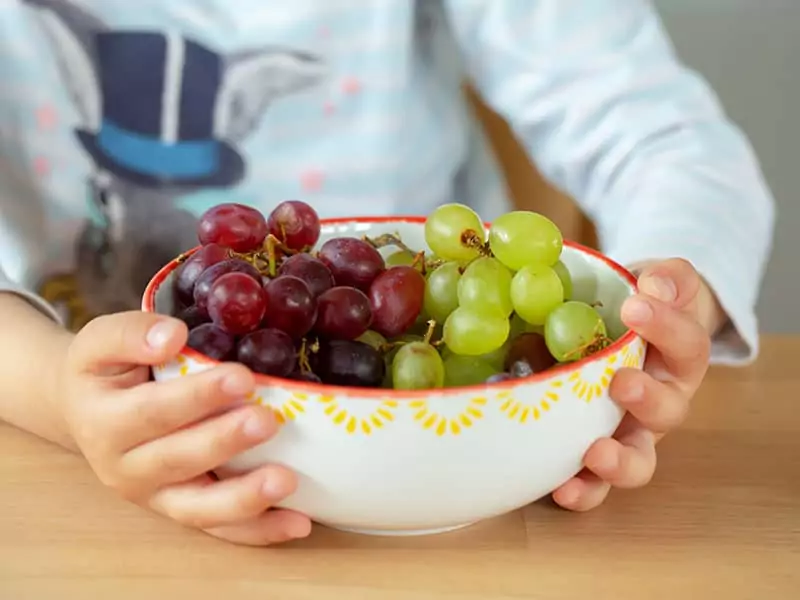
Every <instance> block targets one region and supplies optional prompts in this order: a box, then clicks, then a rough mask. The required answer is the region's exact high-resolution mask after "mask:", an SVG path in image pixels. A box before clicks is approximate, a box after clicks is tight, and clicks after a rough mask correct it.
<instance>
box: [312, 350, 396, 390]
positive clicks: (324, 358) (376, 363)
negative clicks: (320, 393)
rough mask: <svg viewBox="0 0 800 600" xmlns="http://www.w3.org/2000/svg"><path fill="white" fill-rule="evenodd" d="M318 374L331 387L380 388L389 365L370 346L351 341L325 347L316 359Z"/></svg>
mask: <svg viewBox="0 0 800 600" xmlns="http://www.w3.org/2000/svg"><path fill="white" fill-rule="evenodd" d="M314 365H315V369H314V370H315V372H316V373H317V375H319V377H320V379H322V381H324V382H325V383H327V384H330V385H345V386H355V387H381V383H382V382H383V378H384V375H385V373H386V365H385V363H384V361H383V357H382V356H381V355H380V353H379V352H378V351H377V350H375V349H374V348H373V347H372V346H370V345H369V344H365V343H364V342H355V341H350V340H333V341H330V342H327V343H323V344H321V346H320V350H319V352H317V353H316V354H315V355H314Z"/></svg>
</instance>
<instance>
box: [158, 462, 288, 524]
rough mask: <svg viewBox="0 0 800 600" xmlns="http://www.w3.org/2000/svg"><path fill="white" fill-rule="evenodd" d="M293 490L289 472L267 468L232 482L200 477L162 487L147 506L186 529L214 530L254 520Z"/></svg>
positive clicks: (272, 467)
mask: <svg viewBox="0 0 800 600" xmlns="http://www.w3.org/2000/svg"><path fill="white" fill-rule="evenodd" d="M296 487H297V482H296V479H295V477H294V474H293V473H292V472H291V471H289V470H288V469H286V468H284V467H281V466H278V465H268V466H265V467H262V468H260V469H257V470H255V471H251V472H249V473H247V474H245V475H240V476H238V477H233V478H231V479H224V480H221V481H213V480H212V479H211V478H210V477H208V476H203V477H199V478H195V479H193V480H192V481H189V482H186V483H181V484H177V485H173V486H169V487H165V488H164V489H162V490H160V491H158V492H156V493H155V494H154V495H153V496H152V497H151V498H150V502H149V504H150V507H151V508H152V509H153V510H155V511H156V512H158V513H160V514H162V515H165V516H167V517H169V518H170V519H173V520H174V521H177V522H178V523H180V524H182V525H185V526H187V527H193V528H195V529H213V528H215V527H224V526H226V525H234V524H237V523H242V522H245V521H249V520H251V519H254V518H256V517H257V516H258V515H260V514H261V513H263V512H264V511H266V510H267V509H268V508H269V507H270V506H272V505H273V504H274V503H276V502H280V501H281V500H283V499H284V498H286V496H288V495H290V494H291V493H292V492H294V490H295V489H296Z"/></svg>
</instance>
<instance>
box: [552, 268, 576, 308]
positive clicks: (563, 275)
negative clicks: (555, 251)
mask: <svg viewBox="0 0 800 600" xmlns="http://www.w3.org/2000/svg"><path fill="white" fill-rule="evenodd" d="M553 271H555V272H556V275H558V278H559V279H560V280H561V285H562V286H564V300H571V299H572V274H571V273H570V272H569V269H567V265H565V264H564V263H563V262H562V261H558V262H557V263H556V264H554V265H553Z"/></svg>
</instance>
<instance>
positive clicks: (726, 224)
mask: <svg viewBox="0 0 800 600" xmlns="http://www.w3.org/2000/svg"><path fill="white" fill-rule="evenodd" d="M445 4H446V6H447V12H448V18H449V20H450V22H451V27H452V29H453V31H454V32H455V35H456V38H457V41H458V43H459V46H460V48H461V50H462V52H463V55H464V57H465V61H466V63H467V66H468V69H469V71H470V75H471V76H472V78H473V79H474V81H475V83H476V85H477V86H478V88H479V89H480V90H481V93H482V94H483V96H484V97H485V98H486V100H487V102H488V103H489V104H490V105H491V106H492V107H493V108H494V109H495V110H497V111H498V112H499V113H500V114H502V115H503V116H504V117H505V118H506V119H508V121H509V123H510V124H511V125H512V127H513V128H514V129H515V131H516V133H517V135H518V136H519V137H520V139H521V140H522V141H523V143H524V144H525V146H526V148H527V150H528V151H529V153H530V156H531V158H532V159H533V160H534V162H535V163H536V164H537V166H538V167H539V169H540V170H541V171H542V173H543V174H544V176H545V177H546V178H547V179H548V180H549V181H551V182H553V183H554V184H555V185H556V186H558V187H560V188H561V189H562V190H564V191H566V192H567V193H569V194H570V195H571V196H572V197H574V198H575V199H576V201H578V202H579V204H580V206H581V207H582V208H583V209H584V211H585V212H586V213H587V214H588V215H589V216H590V218H592V219H593V220H594V222H595V223H596V225H597V229H598V232H599V236H600V240H601V244H602V247H603V250H604V251H605V252H606V253H607V254H608V255H610V256H611V257H612V258H614V259H615V260H617V261H619V262H621V263H623V264H633V263H636V262H640V261H644V260H650V259H662V258H669V257H683V258H685V259H687V260H689V261H690V262H692V264H694V266H695V268H696V269H697V270H698V271H699V272H700V274H701V275H702V276H703V277H704V278H705V279H706V281H707V282H708V283H709V285H710V286H711V288H712V289H713V290H714V292H715V293H716V295H717V296H718V298H719V301H720V303H721V305H722V307H723V309H724V310H725V311H726V313H727V315H728V317H729V319H730V323H731V326H730V327H728V328H726V329H725V330H724V331H722V332H720V334H719V335H718V336H717V338H716V339H715V340H714V345H713V353H712V360H713V361H714V362H717V363H728V364H742V363H746V362H749V361H751V360H752V359H753V358H754V357H755V356H756V354H757V352H758V326H757V320H756V315H755V305H756V301H757V296H758V293H759V289H760V285H761V280H762V277H763V273H764V270H765V266H766V262H767V259H768V256H769V253H770V251H771V245H772V235H773V227H774V219H775V214H774V213H775V208H774V201H773V198H772V197H771V194H770V191H769V190H768V188H767V185H766V184H765V182H764V179H763V176H762V174H761V172H760V169H759V165H758V163H757V161H756V158H755V157H754V154H753V152H752V150H751V148H750V146H749V143H748V141H747V140H746V139H745V137H744V136H743V135H742V133H741V132H740V131H739V130H738V129H737V128H736V127H735V126H734V125H733V124H732V123H731V122H730V121H729V120H727V118H726V116H725V114H724V112H723V110H722V108H721V106H720V104H719V103H718V101H717V99H716V97H715V96H714V94H713V92H712V91H711V90H710V89H709V86H708V85H707V84H706V83H705V82H704V80H703V79H702V78H700V77H699V76H698V75H697V74H695V73H693V72H691V71H690V70H688V69H687V68H685V67H684V66H683V65H682V64H681V63H680V62H679V61H678V59H677V58H676V56H675V53H674V51H673V49H672V47H671V45H670V43H669V41H668V39H667V36H666V34H665V32H664V31H663V28H662V25H661V23H660V21H659V18H658V15H657V13H656V11H655V9H654V8H653V7H652V6H651V4H650V3H649V2H647V1H646V0H445Z"/></svg>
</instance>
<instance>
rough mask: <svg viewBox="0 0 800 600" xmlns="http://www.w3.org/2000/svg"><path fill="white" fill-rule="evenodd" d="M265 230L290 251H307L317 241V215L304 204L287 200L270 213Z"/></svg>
mask: <svg viewBox="0 0 800 600" xmlns="http://www.w3.org/2000/svg"><path fill="white" fill-rule="evenodd" d="M267 229H268V230H269V233H271V234H272V235H274V236H275V237H276V238H278V239H279V240H280V241H282V242H283V243H284V244H285V245H286V246H287V247H289V248H291V249H292V250H308V249H311V248H313V247H314V244H316V243H317V240H318V239H319V232H320V225H319V215H317V211H315V210H314V209H313V208H311V207H310V206H309V205H308V204H306V203H305V202H300V201H299V200H287V201H285V202H281V203H280V204H278V206H276V207H275V210H273V211H272V212H271V213H270V215H269V219H267Z"/></svg>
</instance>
